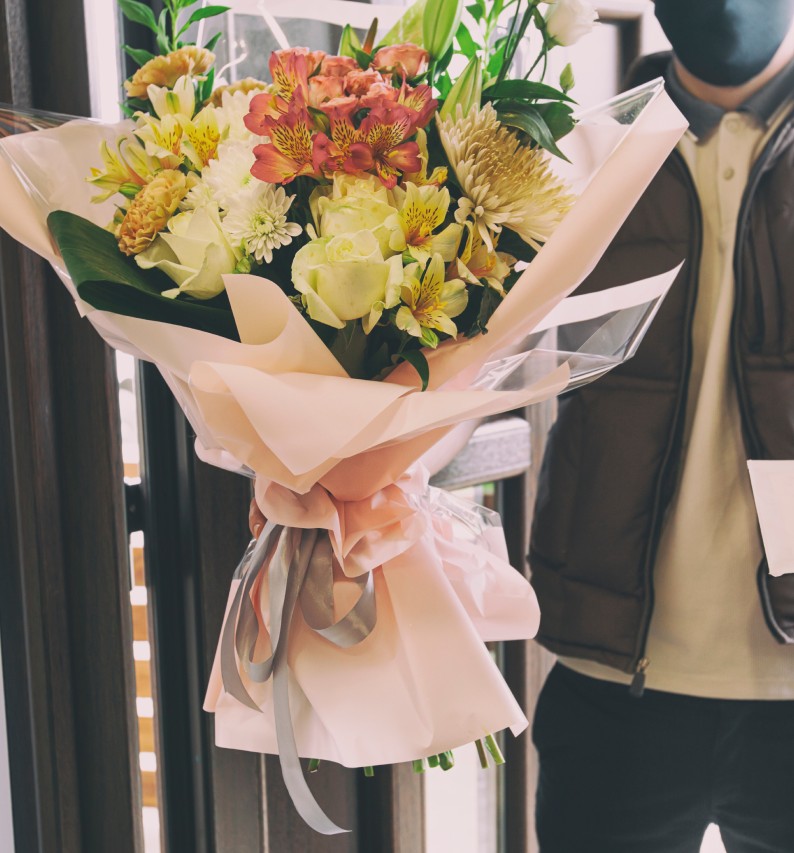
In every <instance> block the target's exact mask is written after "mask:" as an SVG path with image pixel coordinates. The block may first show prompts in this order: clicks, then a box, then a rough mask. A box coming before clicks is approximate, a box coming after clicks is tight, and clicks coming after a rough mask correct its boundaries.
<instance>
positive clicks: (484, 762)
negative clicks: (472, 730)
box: [474, 740, 488, 770]
mask: <svg viewBox="0 0 794 853" xmlns="http://www.w3.org/2000/svg"><path fill="white" fill-rule="evenodd" d="M474 744H475V746H476V747H477V755H478V756H479V759H480V767H482V769H483V770H487V769H488V753H487V752H486V751H485V746H484V745H483V742H482V741H481V740H475V741H474Z"/></svg>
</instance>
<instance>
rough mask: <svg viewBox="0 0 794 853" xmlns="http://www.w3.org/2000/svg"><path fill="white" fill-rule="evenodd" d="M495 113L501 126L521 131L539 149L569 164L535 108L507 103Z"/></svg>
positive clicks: (511, 102) (512, 102)
mask: <svg viewBox="0 0 794 853" xmlns="http://www.w3.org/2000/svg"><path fill="white" fill-rule="evenodd" d="M496 113H497V115H498V116H499V121H501V122H502V123H503V124H506V125H508V126H509V127H515V128H518V129H519V130H523V131H524V133H526V134H527V135H528V136H530V137H531V138H532V139H533V140H534V141H535V142H537V143H538V145H540V147H541V148H545V149H546V150H547V151H550V152H551V153H552V154H554V155H555V156H557V157H559V158H560V159H562V160H565V161H566V162H569V163H570V160H568V158H567V157H566V156H565V155H564V154H563V153H562V151H560V149H559V148H558V147H557V143H556V142H555V140H554V136H553V134H552V132H551V131H550V130H549V126H548V125H547V124H546V122H545V121H544V120H543V116H542V115H541V114H540V113H539V112H538V110H537V109H536V108H535V107H530V106H526V105H525V104H519V103H516V102H514V101H508V102H507V103H506V104H505V105H504V107H502V105H500V107H499V108H497V110H496Z"/></svg>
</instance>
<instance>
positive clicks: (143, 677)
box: [135, 660, 152, 697]
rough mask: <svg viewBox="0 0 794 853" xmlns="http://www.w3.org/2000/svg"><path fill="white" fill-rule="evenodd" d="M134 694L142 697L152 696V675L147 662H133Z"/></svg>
mask: <svg viewBox="0 0 794 853" xmlns="http://www.w3.org/2000/svg"><path fill="white" fill-rule="evenodd" d="M135 694H136V695H137V696H143V697H148V696H151V695H152V673H151V667H150V666H149V661H148V660H136V661H135Z"/></svg>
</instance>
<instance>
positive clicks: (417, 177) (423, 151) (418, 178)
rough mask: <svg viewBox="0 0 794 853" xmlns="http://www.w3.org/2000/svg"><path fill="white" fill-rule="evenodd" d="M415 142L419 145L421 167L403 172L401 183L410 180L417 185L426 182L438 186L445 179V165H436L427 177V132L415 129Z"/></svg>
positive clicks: (422, 184)
mask: <svg viewBox="0 0 794 853" xmlns="http://www.w3.org/2000/svg"><path fill="white" fill-rule="evenodd" d="M415 139H416V144H417V145H418V146H419V160H420V161H421V163H422V168H421V169H420V170H419V171H418V172H404V173H403V183H407V182H408V181H410V182H411V183H412V184H416V185H417V186H418V187H423V186H425V185H426V184H432V185H433V186H434V187H440V186H441V185H442V184H443V183H445V182H446V180H447V167H446V166H436V168H435V169H433V172H432V174H431V175H430V176H429V177H428V174H427V163H428V159H429V157H428V153H427V134H426V133H425V131H424V130H422V129H421V128H420V129H419V130H417V131H416V137H415Z"/></svg>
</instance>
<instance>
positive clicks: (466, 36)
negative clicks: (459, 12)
mask: <svg viewBox="0 0 794 853" xmlns="http://www.w3.org/2000/svg"><path fill="white" fill-rule="evenodd" d="M455 39H456V40H457V42H458V45H460V52H461V53H462V54H463V55H464V56H465V57H466V58H467V59H471V58H472V57H473V56H474V55H475V54H476V53H477V51H478V50H480V45H478V44H477V42H476V41H474V39H473V38H472V37H471V33H470V32H469V29H468V27H467V26H466V25H465V24H461V25H460V26H459V27H458V31H457V33H455Z"/></svg>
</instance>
